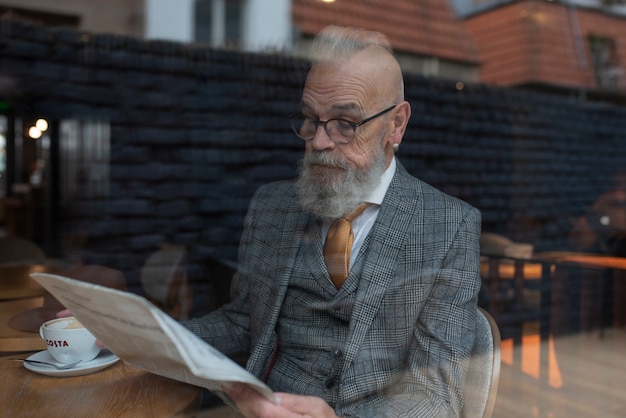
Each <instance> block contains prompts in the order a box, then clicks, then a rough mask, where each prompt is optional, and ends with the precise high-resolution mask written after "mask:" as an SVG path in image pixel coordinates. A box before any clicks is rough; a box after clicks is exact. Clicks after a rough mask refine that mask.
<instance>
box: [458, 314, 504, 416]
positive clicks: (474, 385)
mask: <svg viewBox="0 0 626 418" xmlns="http://www.w3.org/2000/svg"><path fill="white" fill-rule="evenodd" d="M476 319H477V322H476V339H475V340H474V347H473V348H472V358H471V359H470V367H469V370H468V373H467V377H466V378H465V405H464V407H463V417H464V418H479V417H482V418H490V417H491V415H492V414H493V410H494V407H495V404H496V395H497V393H498V382H499V380H500V360H501V353H500V331H499V329H498V324H496V321H495V320H494V319H493V318H492V316H491V315H490V314H489V313H488V312H487V311H485V310H483V309H482V308H478V315H477V316H476Z"/></svg>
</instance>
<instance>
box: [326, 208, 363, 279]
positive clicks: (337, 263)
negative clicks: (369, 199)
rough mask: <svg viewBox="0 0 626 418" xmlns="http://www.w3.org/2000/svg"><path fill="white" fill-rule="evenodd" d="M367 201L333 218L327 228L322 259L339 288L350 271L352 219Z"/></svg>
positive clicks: (359, 212) (360, 212) (352, 237)
mask: <svg viewBox="0 0 626 418" xmlns="http://www.w3.org/2000/svg"><path fill="white" fill-rule="evenodd" d="M367 206H368V203H361V204H360V205H359V206H358V207H357V208H356V209H355V210H354V212H352V213H350V214H349V215H346V216H344V217H343V218H339V219H337V220H335V221H334V222H333V223H332V224H331V225H330V228H329V229H328V234H327V235H326V243H325V244H324V260H325V261H326V268H327V269H328V273H329V274H330V278H331V280H332V281H333V283H334V284H335V287H336V288H337V289H339V288H340V287H341V285H342V284H343V282H344V281H345V280H346V277H348V272H349V271H350V253H351V252H352V243H353V242H354V233H353V232H352V221H353V220H354V219H355V218H356V217H358V216H359V215H360V214H362V213H363V211H364V210H365V208H366V207H367Z"/></svg>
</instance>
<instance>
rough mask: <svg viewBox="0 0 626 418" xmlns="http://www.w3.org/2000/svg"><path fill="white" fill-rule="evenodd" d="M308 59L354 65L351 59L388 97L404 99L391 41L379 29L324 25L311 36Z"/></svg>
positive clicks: (323, 62) (402, 86)
mask: <svg viewBox="0 0 626 418" xmlns="http://www.w3.org/2000/svg"><path fill="white" fill-rule="evenodd" d="M310 58H311V61H312V64H313V66H316V65H318V64H324V65H342V64H346V63H349V62H350V63H351V64H357V63H354V62H352V61H358V65H363V66H365V67H366V68H365V67H364V68H363V69H364V70H366V71H367V72H368V73H369V74H370V76H371V77H373V79H372V82H373V83H376V84H377V85H378V86H379V87H380V88H381V90H382V91H385V92H386V93H387V94H390V95H391V96H392V97H391V100H393V101H394V102H396V103H400V102H402V101H403V100H404V80H403V78H402V70H401V69H400V65H399V64H398V61H397V60H396V58H395V56H394V55H393V50H392V48H391V43H390V42H389V40H388V39H387V38H386V37H385V36H384V35H383V34H381V33H379V32H374V31H368V30H364V29H358V28H351V27H341V26H327V27H326V28H324V29H323V30H322V31H320V32H319V33H318V34H317V36H316V37H315V39H314V41H313V44H312V46H311V52H310Z"/></svg>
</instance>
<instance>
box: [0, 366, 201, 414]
mask: <svg viewBox="0 0 626 418" xmlns="http://www.w3.org/2000/svg"><path fill="white" fill-rule="evenodd" d="M11 357H16V356H3V357H0V405H2V407H1V408H0V416H2V417H11V418H20V417H46V418H55V417H90V418H92V417H103V418H110V417H171V416H193V415H194V413H195V412H196V411H197V410H198V409H199V407H200V401H201V398H200V393H201V389H200V388H198V387H195V386H191V385H187V384H184V383H181V382H177V381H175V380H171V379H167V378H164V377H161V376H157V375H154V374H151V373H148V372H144V371H141V370H138V369H135V368H133V367H130V366H127V365H126V364H124V363H123V362H122V361H121V360H120V361H118V362H117V363H115V364H114V365H112V366H110V367H108V368H106V369H104V370H101V371H99V372H96V373H93V374H89V375H85V376H75V377H50V376H44V375H40V374H38V373H35V372H32V371H30V370H27V369H26V368H25V367H24V366H23V365H22V363H20V362H17V361H10V360H9V358H11ZM20 357H27V356H26V355H22V356H20Z"/></svg>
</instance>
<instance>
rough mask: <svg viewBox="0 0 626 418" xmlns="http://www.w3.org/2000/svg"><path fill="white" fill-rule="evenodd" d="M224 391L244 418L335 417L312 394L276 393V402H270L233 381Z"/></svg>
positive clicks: (323, 402)
mask: <svg viewBox="0 0 626 418" xmlns="http://www.w3.org/2000/svg"><path fill="white" fill-rule="evenodd" d="M225 392H226V394H227V395H228V396H229V397H230V398H231V399H232V400H233V401H234V402H235V405H237V408H238V409H239V412H241V413H242V414H243V415H244V416H245V417H246V418H292V417H293V418H295V417H309V418H337V415H335V411H334V410H333V409H332V408H331V407H330V406H329V405H328V404H327V403H326V402H325V401H324V400H323V399H321V398H315V397H313V396H300V395H292V394H289V393H277V394H276V398H277V400H278V402H277V403H272V402H271V401H270V400H268V399H267V398H266V397H264V396H263V395H261V394H260V393H259V392H257V391H256V390H254V389H252V388H251V387H249V386H248V385H246V384H243V383H233V384H232V385H231V387H230V388H227V389H225Z"/></svg>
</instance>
